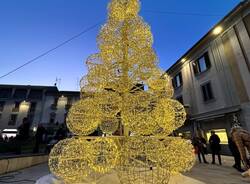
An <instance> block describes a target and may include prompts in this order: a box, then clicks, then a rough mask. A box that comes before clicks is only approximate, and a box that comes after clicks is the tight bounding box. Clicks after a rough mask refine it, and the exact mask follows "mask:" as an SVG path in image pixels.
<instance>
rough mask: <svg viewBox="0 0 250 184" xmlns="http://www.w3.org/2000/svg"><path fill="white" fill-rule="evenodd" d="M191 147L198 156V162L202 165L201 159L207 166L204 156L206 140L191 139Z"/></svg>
mask: <svg viewBox="0 0 250 184" xmlns="http://www.w3.org/2000/svg"><path fill="white" fill-rule="evenodd" d="M192 142H193V146H194V148H195V153H196V154H197V155H198V159H199V162H200V163H202V161H201V157H202V159H203V162H204V163H206V164H208V162H207V160H206V157H205V154H206V140H205V139H204V138H203V137H199V136H195V137H194V138H193V141H192Z"/></svg>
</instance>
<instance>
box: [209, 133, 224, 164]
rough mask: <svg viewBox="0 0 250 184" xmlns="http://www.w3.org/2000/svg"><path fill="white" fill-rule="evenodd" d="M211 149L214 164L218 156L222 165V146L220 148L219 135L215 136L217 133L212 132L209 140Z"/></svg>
mask: <svg viewBox="0 0 250 184" xmlns="http://www.w3.org/2000/svg"><path fill="white" fill-rule="evenodd" d="M209 144H210V149H211V151H212V164H215V155H217V156H218V161H219V164H220V165H222V163H221V155H220V151H221V146H220V138H219V136H218V135H216V134H215V131H213V130H212V131H211V137H210V138H209Z"/></svg>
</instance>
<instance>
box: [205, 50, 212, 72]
mask: <svg viewBox="0 0 250 184" xmlns="http://www.w3.org/2000/svg"><path fill="white" fill-rule="evenodd" d="M204 57H205V62H206V66H207V69H208V68H210V67H211V62H210V58H209V55H208V52H206V53H205V55H204Z"/></svg>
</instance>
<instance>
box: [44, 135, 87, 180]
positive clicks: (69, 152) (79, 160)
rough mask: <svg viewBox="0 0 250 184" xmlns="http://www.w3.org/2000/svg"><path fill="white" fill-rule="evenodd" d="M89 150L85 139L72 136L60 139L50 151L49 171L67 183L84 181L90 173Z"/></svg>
mask: <svg viewBox="0 0 250 184" xmlns="http://www.w3.org/2000/svg"><path fill="white" fill-rule="evenodd" d="M89 150H90V149H89V143H88V141H86V139H81V138H72V139H65V140H62V141H60V142H59V143H57V144H56V145H55V146H54V147H53V149H52V150H51V152H50V155H49V168H50V171H51V172H52V173H53V174H55V175H56V176H58V177H59V178H61V179H63V180H64V181H65V183H67V184H71V183H80V182H82V181H84V179H85V177H86V176H88V175H89V173H90V169H89V166H88V165H89V164H88V157H89V156H88V155H89V154H91V153H90V152H89Z"/></svg>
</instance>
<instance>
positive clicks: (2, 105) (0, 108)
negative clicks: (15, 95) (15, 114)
mask: <svg viewBox="0 0 250 184" xmlns="http://www.w3.org/2000/svg"><path fill="white" fill-rule="evenodd" d="M4 105H5V102H3V101H0V112H3V109H4Z"/></svg>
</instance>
